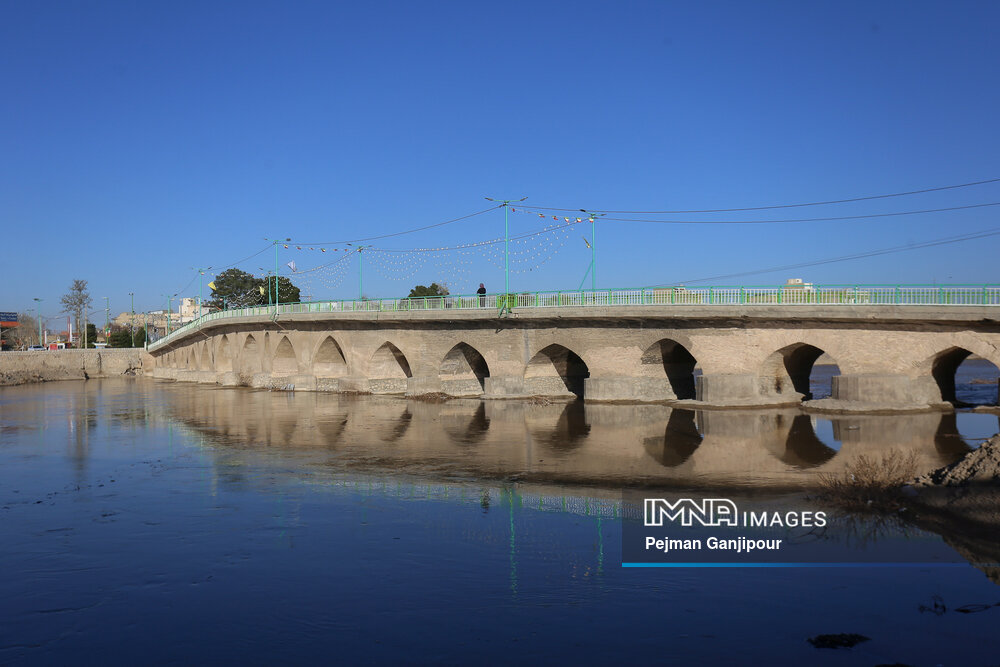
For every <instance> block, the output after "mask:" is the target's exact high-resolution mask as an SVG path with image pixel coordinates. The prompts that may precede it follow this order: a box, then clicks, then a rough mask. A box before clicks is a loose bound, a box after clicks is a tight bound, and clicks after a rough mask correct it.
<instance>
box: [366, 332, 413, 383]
mask: <svg viewBox="0 0 1000 667" xmlns="http://www.w3.org/2000/svg"><path fill="white" fill-rule="evenodd" d="M411 377H413V372H412V371H411V370H410V362H409V361H408V360H407V359H406V355H405V354H403V352H402V350H400V349H399V348H398V347H396V346H395V345H393V344H392V343H390V342H389V341H386V342H384V343H382V345H380V346H379V348H378V349H377V350H375V352H374V354H372V357H371V359H370V360H369V361H368V385H369V387H370V389H371V392H372V393H373V394H402V393H405V392H406V380H407V378H411Z"/></svg>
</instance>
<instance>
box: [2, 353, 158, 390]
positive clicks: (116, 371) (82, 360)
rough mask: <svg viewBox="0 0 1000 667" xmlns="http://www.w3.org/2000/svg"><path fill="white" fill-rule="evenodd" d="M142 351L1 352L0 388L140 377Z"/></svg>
mask: <svg viewBox="0 0 1000 667" xmlns="http://www.w3.org/2000/svg"><path fill="white" fill-rule="evenodd" d="M145 354H146V352H145V350H142V349H138V348H137V349H117V350H108V349H105V350H44V351H36V352H0V386H8V385H15V384H27V383H30V382H52V381H55V380H86V379H88V378H101V377H116V376H119V375H139V374H141V373H142V356H143V355H145Z"/></svg>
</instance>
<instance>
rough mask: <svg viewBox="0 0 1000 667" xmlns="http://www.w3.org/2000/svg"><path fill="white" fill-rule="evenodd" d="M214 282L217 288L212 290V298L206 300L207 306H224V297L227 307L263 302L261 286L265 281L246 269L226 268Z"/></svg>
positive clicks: (253, 304) (239, 306) (241, 306)
mask: <svg viewBox="0 0 1000 667" xmlns="http://www.w3.org/2000/svg"><path fill="white" fill-rule="evenodd" d="M212 283H213V284H214V285H215V289H213V290H212V299H211V300H210V301H206V302H205V305H207V306H212V307H215V308H222V307H223V299H225V306H226V307H227V308H244V307H246V306H256V305H258V304H259V303H260V302H261V298H262V295H261V293H260V286H261V285H263V284H264V283H263V281H262V280H261V279H260V278H256V277H254V276H253V275H251V274H249V273H247V272H246V271H240V270H239V269H226V270H225V271H223V272H222V273H220V274H219V275H217V276H215V280H213V281H212Z"/></svg>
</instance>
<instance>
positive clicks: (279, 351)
mask: <svg viewBox="0 0 1000 667" xmlns="http://www.w3.org/2000/svg"><path fill="white" fill-rule="evenodd" d="M298 372H299V362H298V359H297V358H296V357H295V348H294V347H292V341H290V340H288V336H282V337H281V340H279V341H278V345H277V347H275V348H274V356H273V357H271V373H272V374H274V375H295V374H296V373H298Z"/></svg>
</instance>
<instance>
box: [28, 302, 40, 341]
mask: <svg viewBox="0 0 1000 667" xmlns="http://www.w3.org/2000/svg"><path fill="white" fill-rule="evenodd" d="M26 312H27V313H28V315H30V316H31V317H34V315H32V313H34V312H35V309H34V308H28V309H27V311H26ZM32 333H34V332H32ZM28 344H29V345H30V344H31V339H30V338H29V339H28ZM38 344H39V345H41V344H42V341H38Z"/></svg>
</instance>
